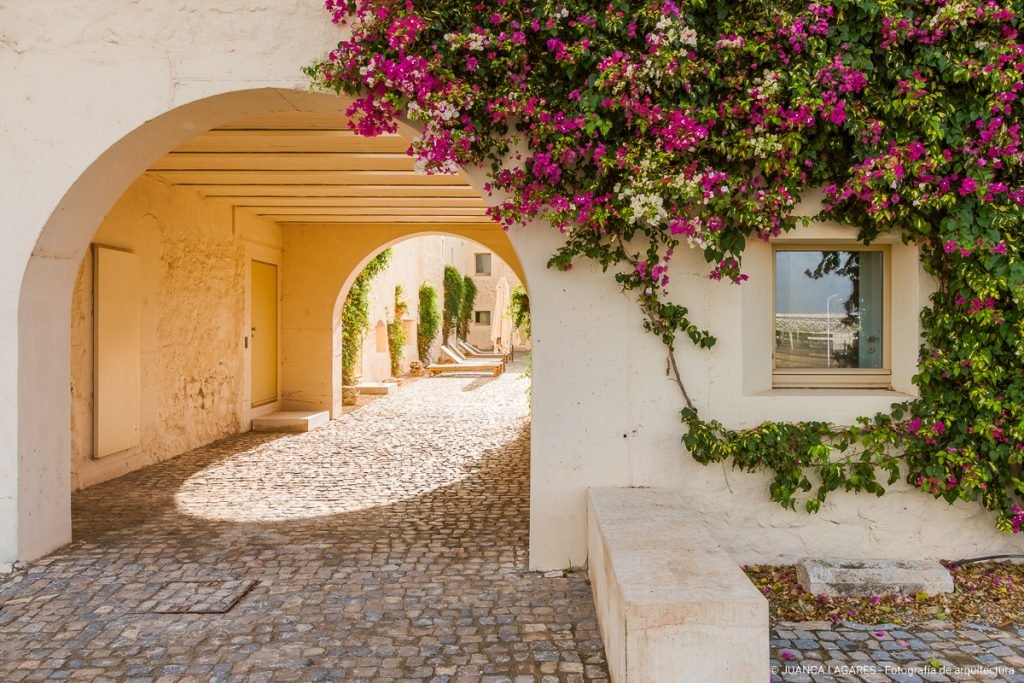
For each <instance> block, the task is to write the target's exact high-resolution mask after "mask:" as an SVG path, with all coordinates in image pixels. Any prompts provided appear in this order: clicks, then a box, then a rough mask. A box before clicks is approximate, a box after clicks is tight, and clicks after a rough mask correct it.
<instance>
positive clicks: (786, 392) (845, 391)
mask: <svg viewBox="0 0 1024 683" xmlns="http://www.w3.org/2000/svg"><path fill="white" fill-rule="evenodd" d="M748 395H749V396H753V397H764V398H773V397H779V396H808V397H814V398H821V397H823V396H837V397H842V396H865V397H870V398H891V399H892V400H893V401H905V400H907V399H913V398H917V396H916V395H914V394H908V393H906V392H903V391H896V390H895V389H869V388H863V387H861V388H857V387H816V388H813V389H812V388H806V387H804V388H796V387H791V388H784V387H779V388H776V389H766V390H764V391H755V392H753V393H751V394H748Z"/></svg>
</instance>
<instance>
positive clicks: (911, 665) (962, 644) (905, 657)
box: [770, 622, 1024, 683]
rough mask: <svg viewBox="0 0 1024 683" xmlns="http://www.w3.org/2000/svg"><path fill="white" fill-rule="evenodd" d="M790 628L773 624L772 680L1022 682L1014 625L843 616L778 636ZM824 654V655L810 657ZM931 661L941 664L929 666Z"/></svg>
mask: <svg viewBox="0 0 1024 683" xmlns="http://www.w3.org/2000/svg"><path fill="white" fill-rule="evenodd" d="M790 626H791V625H790V624H786V623H781V624H778V625H777V626H776V627H775V628H773V629H772V638H773V640H772V641H771V645H770V651H771V655H772V660H771V664H772V670H773V675H772V680H773V681H797V680H808V678H807V677H808V676H809V677H810V679H811V680H815V681H817V680H836V681H854V682H857V683H870V682H872V681H878V682H880V683H888V682H890V681H893V682H896V683H918V682H920V681H929V682H932V681H934V682H936V683H948V682H949V681H977V680H992V681H1024V637H1021V633H1020V631H1019V628H1020V627H1019V626H1015V627H1013V628H1008V629H1005V630H1000V629H994V628H992V627H987V626H981V625H978V624H969V625H965V627H964V628H963V629H960V630H951V629H950V627H949V625H948V624H946V623H944V622H938V624H937V627H934V628H927V627H919V628H904V627H895V626H894V625H893V624H881V625H871V624H853V623H848V622H840V623H839V624H837V625H835V626H831V625H828V624H819V625H818V626H817V627H815V628H803V629H801V630H800V633H799V635H800V636H801V638H800V639H782V638H780V636H781V635H783V634H785V635H790V634H793V633H794V632H793V630H792V629H791V628H790ZM805 636H806V637H805ZM783 645H784V646H783ZM822 648H825V649H822ZM823 652H824V653H826V654H825V656H824V661H822V660H819V659H815V657H817V656H820V653H823ZM783 660H788V661H783ZM933 660H937V661H938V662H941V667H940V668H936V667H933V666H932V664H933Z"/></svg>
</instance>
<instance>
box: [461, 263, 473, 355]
mask: <svg viewBox="0 0 1024 683" xmlns="http://www.w3.org/2000/svg"><path fill="white" fill-rule="evenodd" d="M474 304H476V282H474V281H473V277H472V276H470V275H466V276H465V277H463V278H462V307H461V308H460V309H459V334H458V336H459V339H461V340H462V341H466V337H468V336H469V321H470V319H472V317H473V305H474Z"/></svg>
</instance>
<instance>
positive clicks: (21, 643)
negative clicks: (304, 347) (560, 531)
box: [0, 364, 608, 683]
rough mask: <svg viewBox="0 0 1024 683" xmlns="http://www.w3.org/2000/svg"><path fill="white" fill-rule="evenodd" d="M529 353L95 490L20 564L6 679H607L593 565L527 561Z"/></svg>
mask: <svg viewBox="0 0 1024 683" xmlns="http://www.w3.org/2000/svg"><path fill="white" fill-rule="evenodd" d="M521 370H522V366H521V365H518V364H517V365H514V366H512V367H511V368H510V372H507V373H505V374H504V375H502V376H501V377H497V378H491V377H488V378H472V377H439V378H431V379H422V380H418V381H415V382H411V383H409V384H407V385H406V386H403V387H402V388H401V389H400V390H399V391H398V392H396V393H395V394H393V395H392V396H389V397H385V398H381V399H379V400H376V401H374V402H372V403H369V404H367V405H365V406H363V407H361V408H360V409H359V410H357V411H355V412H352V413H350V414H347V415H345V416H343V417H342V418H340V419H338V420H335V421H333V422H331V423H330V424H328V425H326V426H324V427H322V428H320V429H317V430H314V431H312V432H307V433H304V434H291V435H276V434H243V435H240V436H237V437H232V438H229V439H224V440H222V441H219V442H216V443H213V444H210V445H209V446H206V447H203V448H199V449H196V450H194V451H192V452H189V453H187V454H185V455H182V456H180V457H178V458H175V459H174V460H171V461H168V462H165V463H162V464H159V465H155V466H153V467H149V468H146V469H144V470H140V471H138V472H134V473H131V474H129V475H126V476H124V477H122V478H120V479H117V480H115V481H111V482H107V483H105V484H100V485H98V486H94V487H91V488H89V489H87V490H85V491H82V492H79V493H76V494H75V495H74V497H73V511H74V539H75V540H74V542H73V543H72V544H71V545H69V546H67V547H65V548H62V549H61V550H60V551H59V552H57V553H55V554H53V555H50V556H49V557H46V558H43V559H42V560H40V561H38V562H35V563H33V564H32V565H30V566H29V567H27V568H26V569H24V570H23V571H21V572H19V573H17V574H14V575H12V576H10V577H6V578H5V579H3V580H0V681H4V682H6V681H21V680H42V679H43V678H46V677H49V678H51V679H55V680H61V679H67V680H82V679H84V680H107V681H109V680H115V681H128V680H132V681H172V680H173V681H183V680H195V681H314V680H325V681H334V680H346V681H359V680H366V681H370V680H373V681H395V682H397V681H432V680H433V681H447V682H449V683H454V682H455V681H464V682H469V681H474V682H477V683H480V682H481V681H484V680H487V681H510V682H512V683H527V681H537V682H541V681H543V682H544V683H567V682H569V681H581V682H586V683H590V682H595V683H607V681H608V670H607V665H606V663H605V658H604V648H603V646H602V644H601V637H600V633H599V631H598V626H597V621H596V618H595V616H594V607H593V601H592V598H591V594H590V587H589V585H588V583H587V580H586V575H585V574H584V573H583V572H568V573H565V572H558V573H556V574H555V575H554V576H551V577H548V576H545V575H544V574H542V573H537V572H530V571H528V570H527V549H528V537H529V410H528V404H527V398H526V393H525V392H526V388H527V384H526V383H525V382H524V381H520V379H519V377H520V376H521V374H520V373H521ZM249 581H252V582H255V584H254V585H253V586H252V587H251V589H250V590H249V591H248V593H246V594H245V595H244V596H243V597H241V599H240V600H239V601H238V602H237V604H234V606H232V607H230V610H229V611H227V612H226V613H224V614H154V613H150V612H145V609H147V608H152V607H153V606H154V604H155V603H156V602H158V600H159V599H164V601H165V602H168V603H170V604H172V606H173V605H177V604H179V603H183V602H188V601H189V600H193V599H194V598H196V597H197V595H198V594H199V593H203V595H202V596H200V598H205V600H206V602H205V603H204V606H205V607H208V608H210V609H209V610H202V611H216V609H215V608H219V607H224V606H225V605H226V603H228V602H230V601H231V599H233V598H234V597H235V594H234V593H233V592H232V590H234V589H235V588H237V587H238V586H239V584H228V583H223V582H249ZM204 587H205V588H204ZM161 590H164V591H165V594H160V591H161ZM175 590H177V592H175ZM189 590H191V591H192V592H193V594H191V595H190V594H188V591H189ZM182 591H185V595H184V597H186V598H189V600H178V598H181V597H182V595H181V592H182ZM193 601H194V602H203V600H202V599H199V600H193ZM169 611H171V610H169Z"/></svg>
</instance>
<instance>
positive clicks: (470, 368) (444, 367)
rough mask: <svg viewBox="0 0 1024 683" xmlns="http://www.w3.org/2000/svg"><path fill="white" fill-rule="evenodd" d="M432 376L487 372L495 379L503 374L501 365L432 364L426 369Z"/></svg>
mask: <svg viewBox="0 0 1024 683" xmlns="http://www.w3.org/2000/svg"><path fill="white" fill-rule="evenodd" d="M426 370H427V374H428V375H430V376H436V375H441V374H444V373H446V372H487V373H490V374H492V375H494V376H495V377H497V376H498V375H500V374H501V365H499V364H493V365H486V364H482V363H431V364H430V365H428V366H427V367H426Z"/></svg>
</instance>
